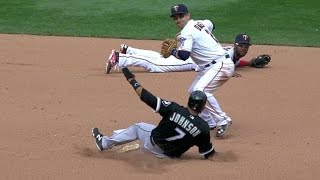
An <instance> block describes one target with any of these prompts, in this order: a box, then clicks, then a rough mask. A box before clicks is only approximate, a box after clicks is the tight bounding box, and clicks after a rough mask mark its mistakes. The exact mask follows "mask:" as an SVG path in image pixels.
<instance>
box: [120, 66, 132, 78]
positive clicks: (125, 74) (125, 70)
mask: <svg viewBox="0 0 320 180" xmlns="http://www.w3.org/2000/svg"><path fill="white" fill-rule="evenodd" d="M122 73H123V74H124V76H125V77H126V79H127V80H128V79H130V78H134V77H135V75H134V74H132V73H131V72H130V70H129V69H128V68H122Z"/></svg>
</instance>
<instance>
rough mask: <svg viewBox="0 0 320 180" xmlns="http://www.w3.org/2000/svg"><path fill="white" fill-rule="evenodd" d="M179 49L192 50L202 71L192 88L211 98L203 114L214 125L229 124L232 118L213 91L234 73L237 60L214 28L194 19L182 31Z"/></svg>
mask: <svg viewBox="0 0 320 180" xmlns="http://www.w3.org/2000/svg"><path fill="white" fill-rule="evenodd" d="M178 49H179V50H184V51H189V52H191V55H190V57H191V58H192V59H193V61H194V62H195V63H196V64H197V65H198V66H199V68H200V71H199V72H198V73H197V76H196V78H195V79H194V81H193V82H192V84H191V86H190V87H189V90H188V92H189V93H191V92H192V91H195V90H200V91H204V92H205V93H206V95H207V98H208V103H207V104H206V108H205V110H204V111H203V112H202V113H201V114H200V116H201V117H202V118H203V119H204V120H206V121H207V122H208V124H209V126H210V128H213V127H216V126H217V125H218V126H221V125H225V124H227V123H228V122H231V118H230V117H229V116H227V115H226V113H225V112H223V111H222V110H221V108H220V106H219V104H218V101H217V100H216V98H215V97H214V96H213V92H214V91H215V90H217V89H218V87H220V86H221V85H223V84H224V83H225V82H226V81H227V80H229V79H230V77H232V75H233V73H234V63H233V61H232V60H231V58H230V56H229V55H228V54H226V52H225V50H224V49H223V48H222V46H221V44H220V43H219V42H218V41H217V39H216V38H215V37H214V35H213V34H212V33H211V31H210V30H209V29H208V28H207V27H206V26H205V25H204V24H203V23H202V22H201V21H195V20H192V19H191V20H190V21H189V22H188V23H187V24H186V25H185V27H184V28H183V29H182V31H181V36H180V46H179V48H178Z"/></svg>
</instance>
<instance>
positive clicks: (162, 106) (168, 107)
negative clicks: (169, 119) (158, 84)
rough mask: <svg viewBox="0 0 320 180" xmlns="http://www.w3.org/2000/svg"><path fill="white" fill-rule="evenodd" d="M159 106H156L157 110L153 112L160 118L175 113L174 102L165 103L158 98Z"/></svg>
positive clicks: (165, 101) (175, 105)
mask: <svg viewBox="0 0 320 180" xmlns="http://www.w3.org/2000/svg"><path fill="white" fill-rule="evenodd" d="M158 102H159V104H158V105H157V109H156V110H155V112H158V113H159V114H160V115H161V116H167V115H168V114H171V113H172V112H173V111H175V109H176V107H177V106H178V105H177V104H176V103H175V102H171V101H167V100H164V99H160V98H159V101H158Z"/></svg>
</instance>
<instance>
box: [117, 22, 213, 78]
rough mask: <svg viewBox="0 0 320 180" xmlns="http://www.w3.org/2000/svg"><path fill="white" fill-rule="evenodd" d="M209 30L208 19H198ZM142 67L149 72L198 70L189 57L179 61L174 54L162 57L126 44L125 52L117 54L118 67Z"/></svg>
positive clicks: (153, 52)
mask: <svg viewBox="0 0 320 180" xmlns="http://www.w3.org/2000/svg"><path fill="white" fill-rule="evenodd" d="M199 22H201V23H202V24H204V25H205V26H206V27H207V28H208V30H209V31H210V32H211V31H212V30H213V24H212V22H211V21H210V20H199ZM130 66H134V67H142V68H144V69H145V70H147V71H149V72H160V73H161V72H179V71H193V70H198V66H197V65H196V64H195V63H194V62H193V60H192V59H191V58H188V59H187V60H186V61H181V60H180V59H177V58H176V57H174V56H169V57H168V58H164V57H163V56H162V55H161V54H160V53H158V52H156V51H151V50H144V49H138V48H133V47H130V46H128V48H127V50H126V54H121V53H120V54H119V62H118V64H117V67H118V68H123V67H130Z"/></svg>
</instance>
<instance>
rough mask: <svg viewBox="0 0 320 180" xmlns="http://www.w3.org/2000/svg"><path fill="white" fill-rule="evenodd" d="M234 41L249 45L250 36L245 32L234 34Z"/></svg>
mask: <svg viewBox="0 0 320 180" xmlns="http://www.w3.org/2000/svg"><path fill="white" fill-rule="evenodd" d="M235 43H237V44H248V45H249V46H250V45H251V44H250V36H249V35H247V34H238V35H237V36H236V40H235Z"/></svg>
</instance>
